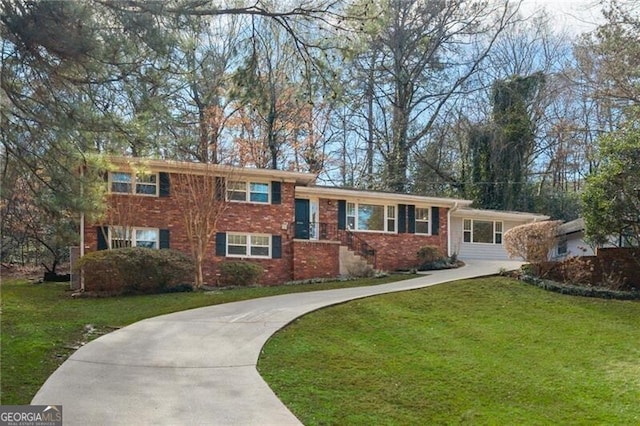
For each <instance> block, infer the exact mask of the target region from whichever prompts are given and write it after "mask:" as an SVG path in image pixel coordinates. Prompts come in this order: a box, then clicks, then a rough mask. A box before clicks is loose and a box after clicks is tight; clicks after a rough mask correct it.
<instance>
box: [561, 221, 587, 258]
mask: <svg viewBox="0 0 640 426" xmlns="http://www.w3.org/2000/svg"><path fill="white" fill-rule="evenodd" d="M584 231H585V225H584V219H583V218H581V217H580V218H578V219H575V220H572V221H570V222H566V223H563V224H562V225H560V226H559V227H558V241H557V244H556V247H555V249H554V251H553V253H551V258H552V259H553V260H563V259H566V258H568V257H572V256H593V255H595V252H594V249H593V247H591V246H590V245H589V244H587V243H586V242H585V240H584Z"/></svg>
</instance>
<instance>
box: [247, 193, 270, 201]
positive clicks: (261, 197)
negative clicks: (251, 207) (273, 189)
mask: <svg viewBox="0 0 640 426" xmlns="http://www.w3.org/2000/svg"><path fill="white" fill-rule="evenodd" d="M250 201H253V202H254V203H268V202H269V194H262V193H256V192H252V193H251V196H250Z"/></svg>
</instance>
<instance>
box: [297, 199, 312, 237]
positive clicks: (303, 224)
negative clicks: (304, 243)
mask: <svg viewBox="0 0 640 426" xmlns="http://www.w3.org/2000/svg"><path fill="white" fill-rule="evenodd" d="M295 216H296V225H295V226H296V229H295V238H299V239H302V240H308V239H309V200H303V199H300V198H296V215H295Z"/></svg>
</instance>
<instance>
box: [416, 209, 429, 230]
mask: <svg viewBox="0 0 640 426" xmlns="http://www.w3.org/2000/svg"><path fill="white" fill-rule="evenodd" d="M430 214H431V209H430V208H428V207H416V234H427V235H428V234H430V233H431V232H429V215H430Z"/></svg>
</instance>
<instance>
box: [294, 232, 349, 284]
mask: <svg viewBox="0 0 640 426" xmlns="http://www.w3.org/2000/svg"><path fill="white" fill-rule="evenodd" d="M339 252H340V245H339V244H338V243H336V242H330V241H304V240H294V241H293V279H294V280H306V279H309V278H335V277H337V276H338V275H340V265H339Z"/></svg>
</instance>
